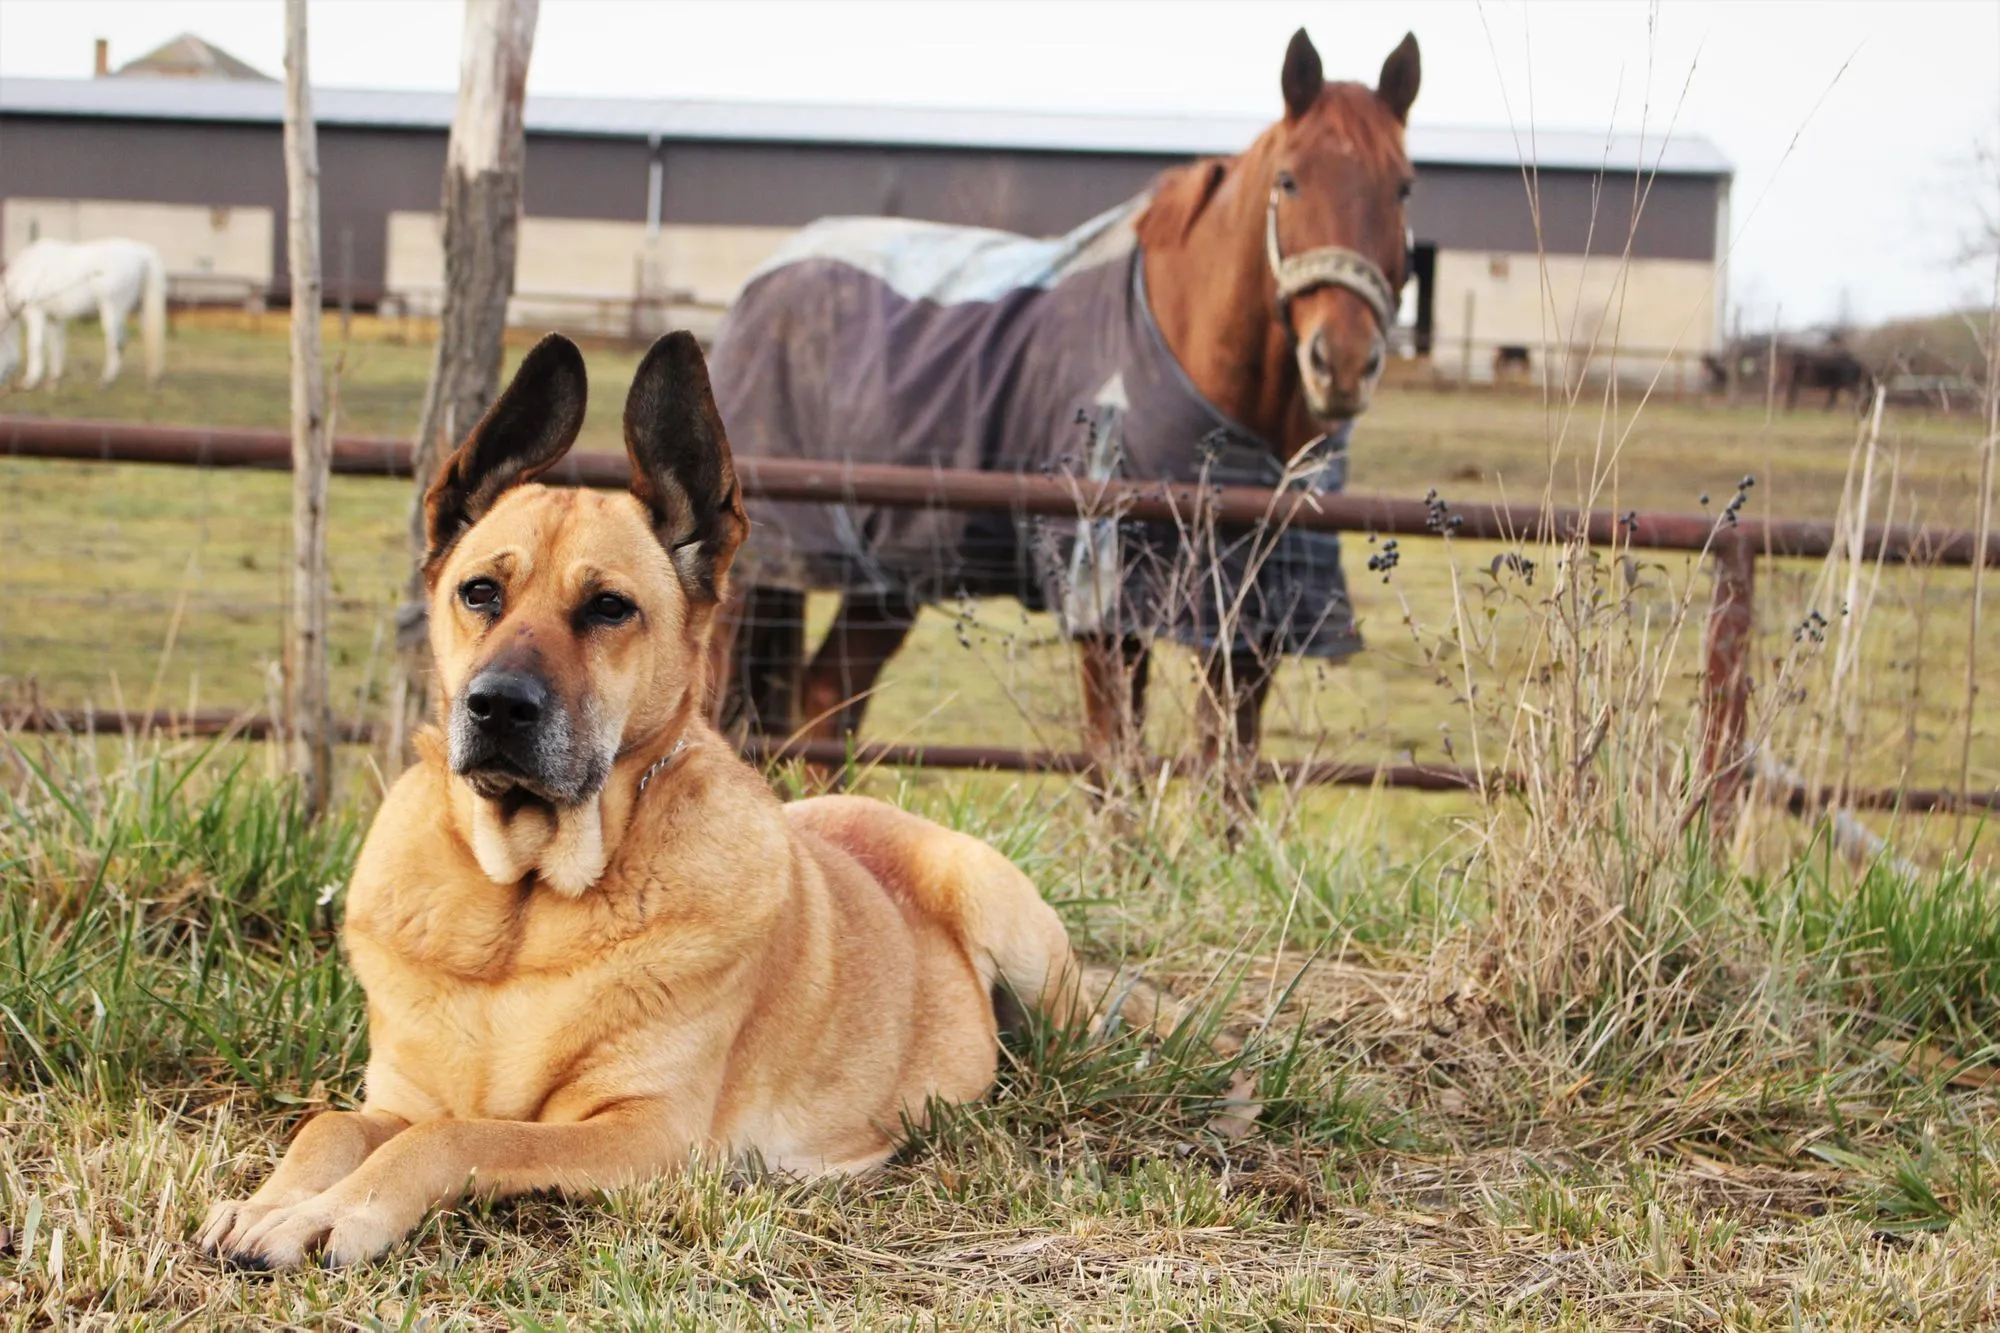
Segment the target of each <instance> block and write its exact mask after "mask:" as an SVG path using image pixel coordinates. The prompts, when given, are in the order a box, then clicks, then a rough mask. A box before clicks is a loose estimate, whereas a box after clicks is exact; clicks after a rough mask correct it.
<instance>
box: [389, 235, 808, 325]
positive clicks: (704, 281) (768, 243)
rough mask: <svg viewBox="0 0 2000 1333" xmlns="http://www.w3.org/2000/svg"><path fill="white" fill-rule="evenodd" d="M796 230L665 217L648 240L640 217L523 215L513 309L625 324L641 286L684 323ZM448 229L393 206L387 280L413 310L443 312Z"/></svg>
mask: <svg viewBox="0 0 2000 1333" xmlns="http://www.w3.org/2000/svg"><path fill="white" fill-rule="evenodd" d="M793 230H794V229H793V228H790V227H695V226H680V225H672V224H667V225H662V226H661V228H660V230H659V234H658V237H657V239H656V240H654V241H652V242H650V243H649V242H648V239H647V235H646V227H645V224H644V223H639V222H601V221H594V220H590V219H584V218H536V217H528V218H523V219H522V220H521V237H520V251H519V257H518V259H517V260H516V267H515V273H514V291H515V293H516V295H515V298H514V301H513V303H512V305H510V306H509V308H508V312H507V313H508V318H509V320H510V321H512V322H514V323H517V324H519V323H546V322H551V321H561V322H563V323H566V324H571V325H584V326H592V325H596V324H600V323H601V324H605V325H607V326H608V331H622V330H624V329H625V328H627V327H628V325H629V322H630V319H631V311H630V306H629V302H630V301H631V300H632V298H633V296H634V294H635V293H638V292H642V291H643V292H644V293H645V294H646V295H647V296H648V297H649V298H652V299H654V300H656V301H659V302H662V303H664V304H665V305H668V306H670V307H672V310H673V314H674V316H675V317H676V318H679V319H680V321H681V322H683V323H687V322H688V321H689V318H690V317H691V316H692V314H693V313H694V311H693V309H691V308H694V309H707V310H711V311H720V310H721V309H722V308H723V307H725V306H727V305H728V304H729V303H730V301H732V300H734V299H735V297H736V293H737V291H738V289H739V288H741V287H742V285H743V281H744V279H745V278H747V277H749V276H750V273H751V272H752V270H754V269H755V268H756V267H757V265H759V264H761V263H763V262H764V260H765V259H766V258H768V257H769V256H770V254H771V252H772V251H774V250H776V249H777V248H778V246H779V245H780V244H781V243H782V242H783V241H784V240H785V239H786V238H787V237H789V236H791V235H792V234H793ZM441 238H442V223H441V221H440V219H439V216H438V215H437V214H436V213H413V212H394V213H391V214H390V215H389V233H388V247H387V254H388V262H387V265H386V267H387V276H386V281H385V286H386V288H387V290H388V293H389V295H390V297H391V298H392V299H393V300H394V301H395V302H396V303H397V305H399V306H400V307H401V308H402V309H404V310H405V311H407V312H408V313H410V314H413V315H431V314H435V313H436V312H437V308H438V301H439V296H440V294H441V293H442V292H443V290H444V248H443V244H442V239H441ZM697 331H699V330H697Z"/></svg>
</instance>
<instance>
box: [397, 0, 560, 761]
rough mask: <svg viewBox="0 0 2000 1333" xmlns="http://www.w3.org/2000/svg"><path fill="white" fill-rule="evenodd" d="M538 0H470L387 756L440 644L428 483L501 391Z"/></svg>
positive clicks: (400, 750)
mask: <svg viewBox="0 0 2000 1333" xmlns="http://www.w3.org/2000/svg"><path fill="white" fill-rule="evenodd" d="M539 7H540V0H466V4H465V31H464V39H463V45H462V48H461V50H460V54H459V82H458V111H457V114H456V116H455V117H454V118H453V120H452V125H451V143H450V146H449V148H448V149H447V150H446V155H445V168H444V307H443V310H442V311H441V312H440V316H439V320H438V343H437V356H436V358H435V360H433V362H432V363H431V381H430V388H429V390H428V391H427V392H426V393H425V395H424V413H423V422H422V424H421V425H420V426H419V427H418V430H417V439H416V467H415V477H416V494H415V497H414V500H413V502H412V504H411V507H410V579H409V585H408V596H407V599H406V600H405V602H404V605H403V607H402V609H401V610H400V611H399V612H398V614H397V617H396V642H397V646H398V649H399V652H398V665H399V670H398V672H397V679H396V686H395V689H394V691H393V700H392V704H391V707H392V709H393V714H392V717H391V725H390V729H389V733H390V739H389V746H390V749H389V754H388V759H389V762H390V766H391V768H392V769H393V768H394V767H398V766H400V765H401V764H402V762H403V760H404V756H405V752H406V747H407V742H408V735H409V730H410V728H411V727H412V726H413V725H414V724H415V722H416V721H417V719H418V717H419V716H420V715H421V713H422V711H423V707H424V694H425V680H426V678H427V676H428V674H429V670H430V649H429V643H428V640H427V626H426V624H425V589H424V579H423V562H424V545H425V543H424V513H423V501H424V491H425V490H426V489H427V488H428V487H429V486H430V483H431V478H432V476H433V474H434V473H435V472H436V471H437V466H438V463H439V460H441V459H442V458H444V457H445V456H446V455H448V454H449V453H450V451H451V449H452V447H453V446H454V445H455V444H456V443H457V441H458V438H459V437H460V436H461V435H463V434H464V433H465V432H466V431H467V430H469V429H471V427H472V425H473V424H474V423H475V422H477V421H478V420H479V418H480V417H481V416H482V415H483V414H484V413H485V411H486V409H487V407H488V406H490V405H491V404H492V402H493V399H494V398H495V397H496V396H498V394H499V391H500V362H501V355H502V348H501V335H502V334H503V333H504V332H505V330H506V326H507V301H508V299H509V298H510V297H511V296H512V295H513V294H514V253H515V246H516V241H517V234H518V231H519V227H520V218H521V181H522V174H523V169H524V166H525V164H526V160H527V142H526V137H525V135H524V133H523V128H522V121H521V113H522V104H523V102H524V101H525V98H526V91H527V83H528V58H529V56H530V54H532V52H533V49H534V42H535V19H536V16H537V11H538V9H539Z"/></svg>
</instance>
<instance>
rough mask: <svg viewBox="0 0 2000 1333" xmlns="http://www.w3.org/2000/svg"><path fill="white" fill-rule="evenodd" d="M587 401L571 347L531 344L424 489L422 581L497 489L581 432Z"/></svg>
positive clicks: (536, 467)
mask: <svg viewBox="0 0 2000 1333" xmlns="http://www.w3.org/2000/svg"><path fill="white" fill-rule="evenodd" d="M588 398H589V384H588V382H587V381H586V380H585V378H584V373H583V353H582V352H579V351H578V350H577V348H576V344H575V343H573V342H571V341H570V340H569V339H567V338H565V337H563V336H562V335H561V334H560V333H551V334H550V335H549V336H548V337H546V338H544V339H542V340H541V341H540V342H538V343H536V344H535V346H534V348H533V350H531V351H530V352H529V353H528V355H527V357H526V358H525V359H523V360H522V362H521V368H520V369H519V370H516V371H515V372H514V380H513V382H512V383H511V384H509V385H508V386H507V389H506V391H505V392H504V393H502V394H501V395H500V397H499V399H498V400H497V401H496V402H495V403H494V404H493V406H492V407H489V408H488V409H486V415H485V416H483V417H481V418H480V419H479V424H478V425H477V426H474V427H473V428H472V433H471V434H470V435H468V436H466V437H465V443H463V444H461V445H459V446H458V449H457V451H456V452H454V453H453V454H452V456H451V457H450V458H447V459H446V460H445V463H444V466H443V467H442V468H440V469H439V470H438V475H437V480H436V481H434V482H432V483H431V488H430V489H429V490H428V491H425V492H424V533H425V539H426V544H427V546H428V548H429V549H428V550H427V551H426V553H425V555H424V576H425V577H426V578H435V577H436V576H437V570H438V568H439V567H440V566H441V565H442V564H443V563H444V558H445V556H446V555H447V554H448V553H449V552H450V551H451V548H452V545H453V544H454V543H455V542H457V541H458V539H459V538H460V537H462V536H464V535H465V532H466V530H467V529H468V528H470V527H471V526H472V525H473V524H475V523H477V522H478V521H479V520H480V519H482V518H484V517H485V516H486V511H487V510H489V509H491V508H492V507H493V502H494V501H495V500H498V499H499V498H500V496H501V495H502V494H503V493H504V492H506V491H507V490H509V489H511V488H513V487H515V486H519V485H521V484H522V483H523V482H529V481H533V480H534V479H535V478H536V477H539V476H541V475H542V473H544V472H547V471H548V470H549V469H550V468H552V467H554V466H555V465H556V464H557V463H558V462H560V461H561V460H562V456H563V455H564V454H566V453H568V452H569V447H570V445H572V444H574V443H576V433H577V432H578V431H580V430H582V429H583V409H584V405H585V403H586V401H587V400H588Z"/></svg>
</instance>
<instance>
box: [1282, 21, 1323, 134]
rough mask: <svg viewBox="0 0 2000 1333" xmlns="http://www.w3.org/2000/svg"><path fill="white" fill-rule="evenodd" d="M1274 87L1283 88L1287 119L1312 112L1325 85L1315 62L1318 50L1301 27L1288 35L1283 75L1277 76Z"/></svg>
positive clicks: (1317, 63) (1294, 118) (1318, 65)
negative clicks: (1289, 39)
mask: <svg viewBox="0 0 2000 1333" xmlns="http://www.w3.org/2000/svg"><path fill="white" fill-rule="evenodd" d="M1278 86H1279V87H1280V88H1282V89H1284V92H1285V115H1286V117H1287V118H1289V119H1291V120H1297V119H1298V118H1299V117H1300V116H1303V115H1304V114H1305V113H1306V112H1308V111H1310V110H1312V105H1313V103H1314V102H1317V101H1318V100H1319V90H1320V89H1321V88H1324V87H1325V86H1326V71H1325V69H1323V68H1322V67H1321V65H1320V63H1319V51H1318V49H1317V48H1315V47H1314V46H1313V40H1312V38H1310V37H1308V36H1306V30H1305V29H1304V28H1300V29H1299V30H1298V31H1297V32H1295V33H1293V34H1292V44H1291V45H1290V46H1287V47H1286V48H1285V72H1284V73H1283V74H1282V75H1280V76H1279V78H1278Z"/></svg>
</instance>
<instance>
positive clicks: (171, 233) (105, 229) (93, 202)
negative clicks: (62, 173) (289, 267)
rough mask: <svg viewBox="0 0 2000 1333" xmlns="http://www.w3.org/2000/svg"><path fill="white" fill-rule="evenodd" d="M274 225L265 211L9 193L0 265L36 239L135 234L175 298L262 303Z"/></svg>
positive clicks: (3, 209) (0, 216) (3, 208)
mask: <svg viewBox="0 0 2000 1333" xmlns="http://www.w3.org/2000/svg"><path fill="white" fill-rule="evenodd" d="M276 226H277V220H276V218H275V217H274V216H273V215H272V212H271V210H270V209H268V208H258V207H247V208H246V207H240V206H239V207H232V206H230V205H227V204H224V205H219V206H216V205H205V204H153V203H129V202H121V201H116V200H98V199H33V198H28V197H26V196H23V195H15V196H14V197H12V198H10V199H7V200H5V201H4V202H0V262H6V261H11V260H12V259H13V258H14V256H15V255H17V254H19V253H20V252H21V251H22V250H23V249H24V248H25V247H27V246H28V245H30V244H32V243H33V242H35V241H37V240H56V241H87V240H90V239H92V238H93V237H99V236H141V237H144V238H145V239H146V240H147V241H149V242H151V243H152V244H153V245H154V246H156V247H158V249H159V251H160V257H161V258H162V259H164V260H165V261H166V265H167V276H168V278H169V280H170V281H171V282H172V284H173V286H172V290H173V292H174V295H175V296H176V297H177V298H186V297H189V296H195V295H200V296H203V297H208V298H219V299H229V298H231V297H234V298H235V299H243V298H245V297H252V296H254V297H258V298H261V297H262V296H263V294H264V293H265V292H266V291H268V290H269V289H270V286H271V244H272V240H271V238H272V236H273V234H274V232H275V229H276Z"/></svg>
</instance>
